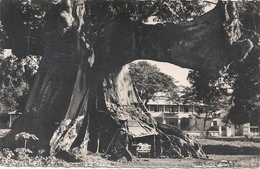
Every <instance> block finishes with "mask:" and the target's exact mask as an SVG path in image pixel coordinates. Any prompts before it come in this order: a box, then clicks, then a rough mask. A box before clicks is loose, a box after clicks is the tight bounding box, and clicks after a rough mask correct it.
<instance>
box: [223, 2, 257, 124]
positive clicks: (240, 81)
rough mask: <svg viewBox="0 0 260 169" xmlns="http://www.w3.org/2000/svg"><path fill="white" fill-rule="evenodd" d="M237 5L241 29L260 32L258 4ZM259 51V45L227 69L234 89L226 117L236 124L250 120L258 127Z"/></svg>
mask: <svg viewBox="0 0 260 169" xmlns="http://www.w3.org/2000/svg"><path fill="white" fill-rule="evenodd" d="M239 7H240V8H239V10H240V11H241V12H240V13H241V16H242V19H241V21H242V23H243V29H245V30H248V31H250V30H254V31H255V32H257V33H260V22H259V21H260V4H259V3H257V2H256V1H254V2H252V3H241V4H239ZM255 41H259V39H255ZM259 52H260V51H259V47H255V48H254V49H253V50H252V51H251V52H250V53H249V54H248V57H247V58H245V59H243V60H240V61H239V62H238V61H237V62H235V63H234V64H233V65H232V67H231V68H230V69H229V71H228V73H229V76H228V78H230V79H233V84H232V85H233V89H234V92H233V94H232V97H233V104H232V107H231V109H230V112H229V115H228V118H229V119H230V120H231V121H232V123H234V124H237V125H241V124H244V123H248V122H251V123H253V124H258V126H259V128H260V113H259V112H260V111H259V109H260V100H259V91H260V90H259V89H260V84H259V71H260V67H259V57H260V56H259Z"/></svg>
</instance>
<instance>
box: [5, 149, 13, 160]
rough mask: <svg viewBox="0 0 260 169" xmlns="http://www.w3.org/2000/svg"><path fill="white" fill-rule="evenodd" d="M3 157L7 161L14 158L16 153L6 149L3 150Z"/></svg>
mask: <svg viewBox="0 0 260 169" xmlns="http://www.w3.org/2000/svg"><path fill="white" fill-rule="evenodd" d="M3 157H5V158H7V159H11V158H13V157H14V153H13V152H12V151H11V150H10V149H9V148H4V149H3Z"/></svg>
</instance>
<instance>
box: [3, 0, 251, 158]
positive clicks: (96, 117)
mask: <svg viewBox="0 0 260 169" xmlns="http://www.w3.org/2000/svg"><path fill="white" fill-rule="evenodd" d="M60 3H64V4H65V6H66V5H67V6H68V8H66V9H65V11H62V10H64V8H61V7H62V6H61V5H60V6H59V3H58V4H57V5H56V6H54V7H53V9H52V11H47V13H46V17H47V18H49V20H48V22H47V26H46V27H47V28H46V30H47V31H46V32H45V34H44V36H45V41H44V45H45V48H44V56H43V60H42V62H41V65H40V68H39V71H38V73H37V77H36V80H35V82H34V86H33V88H32V90H31V92H30V96H29V99H28V101H27V105H26V108H25V111H24V114H23V115H22V117H21V118H20V120H19V122H18V124H17V126H16V127H15V129H14V130H12V131H11V132H10V133H9V134H8V135H7V136H6V137H5V138H4V140H3V142H2V146H9V147H10V146H11V147H16V146H18V145H16V143H15V142H14V141H12V138H13V136H14V135H15V134H17V133H19V132H21V131H25V132H29V133H34V134H35V135H36V136H37V137H38V138H39V140H40V141H38V142H37V143H36V144H34V145H28V147H29V146H30V147H29V148H31V149H32V148H34V149H40V148H45V149H48V150H50V154H56V153H57V152H58V151H70V150H72V149H74V148H80V149H82V150H89V151H92V152H97V151H99V152H102V151H103V150H106V149H107V147H108V144H109V142H110V141H111V140H112V137H113V134H112V133H114V132H115V131H116V129H117V128H118V125H117V123H116V122H117V120H118V118H119V116H120V115H121V114H126V115H129V114H131V113H132V114H133V112H135V113H136V112H138V113H139V115H138V118H137V119H138V121H142V123H145V124H148V125H149V126H151V127H154V126H156V122H155V120H154V119H153V118H152V117H151V115H149V113H147V112H146V110H142V111H139V110H138V111H137V109H138V108H136V107H135V106H133V105H134V104H139V105H140V100H139V99H138V96H137V95H136V93H135V90H134V87H133V84H132V81H131V78H130V76H129V70H128V67H127V66H124V65H125V64H127V63H130V62H131V61H134V60H136V59H151V60H156V61H163V62H169V63H173V64H176V65H179V66H181V67H186V68H190V69H195V70H199V71H202V72H204V73H205V74H208V75H209V76H211V77H214V78H215V77H217V74H218V72H219V71H220V70H221V69H223V68H224V67H225V66H227V65H228V64H229V63H230V62H232V61H233V60H234V59H241V58H243V57H244V56H245V55H246V54H247V52H248V51H249V50H250V49H251V48H252V45H253V44H252V42H251V41H250V39H244V40H241V41H237V40H238V39H239V38H240V34H239V21H238V20H236V19H234V18H233V19H230V18H227V16H230V15H229V14H230V11H225V10H221V9H226V8H225V7H226V5H227V4H226V3H224V4H222V6H221V5H219V6H218V7H217V8H215V9H214V10H212V11H211V12H209V13H207V14H205V15H203V16H200V17H197V18H195V19H194V20H193V21H191V22H190V23H187V24H186V25H182V26H180V25H175V24H171V23H167V24H163V25H162V24H158V25H145V24H143V23H136V22H134V21H131V20H130V19H129V20H127V19H122V18H118V17H117V18H114V19H112V20H107V21H105V24H104V25H105V26H104V27H103V28H102V29H104V32H102V31H101V30H100V29H101V28H100V29H98V30H92V29H94V28H93V27H91V25H92V23H91V22H90V21H89V20H87V19H85V23H83V21H82V15H81V14H82V13H83V12H84V11H86V10H85V8H82V6H79V5H78V6H77V4H67V3H69V1H65V0H63V1H61V2H60ZM64 4H63V5H64ZM229 4H231V5H232V4H233V3H229ZM81 5H82V4H81ZM61 9H62V10H61ZM76 9H78V11H77V12H76V14H75V12H73V10H75V11H76ZM59 10H60V11H61V13H62V12H63V13H62V15H59V14H58V15H57V14H55V12H57V11H59ZM80 10H82V11H83V12H82V11H81V12H80ZM233 11H235V9H234V10H233ZM64 12H65V13H66V15H64ZM232 14H233V13H232ZM55 17H57V18H55ZM223 23H226V27H223ZM96 24H97V23H96ZM231 27H232V28H233V27H235V28H236V29H232V30H231V31H230V30H229V31H227V30H226V28H231ZM93 32H99V33H98V34H97V35H96V36H93ZM230 32H231V35H230V34H228V33H230ZM141 104H142V103H141ZM142 106H143V105H142ZM57 124H58V125H57ZM180 137H184V136H183V135H180ZM181 139H184V138H181Z"/></svg>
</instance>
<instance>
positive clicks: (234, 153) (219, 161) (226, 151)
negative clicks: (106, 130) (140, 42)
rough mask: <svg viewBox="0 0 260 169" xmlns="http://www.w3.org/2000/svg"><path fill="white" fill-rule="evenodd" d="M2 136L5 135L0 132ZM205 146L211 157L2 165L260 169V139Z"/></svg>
mask: <svg viewBox="0 0 260 169" xmlns="http://www.w3.org/2000/svg"><path fill="white" fill-rule="evenodd" d="M0 133H1V132H0ZM195 140H197V141H198V142H199V143H201V144H202V145H203V150H204V151H205V152H206V154H207V155H208V157H209V158H205V159H194V158H182V159H172V158H136V157H134V158H133V161H132V162H127V161H126V159H121V160H120V161H117V162H113V161H109V160H106V158H101V156H102V157H104V155H95V154H90V155H87V156H85V157H83V158H82V159H83V160H82V161H81V162H74V163H68V162H65V161H63V160H60V159H57V158H55V157H44V158H43V157H37V158H35V157H33V158H30V159H27V160H22V161H21V160H20V161H19V160H15V159H5V158H2V159H0V166H28V165H29V166H65V167H78V166H88V167H91V166H92V167H93V166H94V167H117V168H118V167H131V168H158V167H159V168H169V167H206V168H209V167H218V168H220V167H250V168H252V167H253V168H256V167H260V138H259V137H258V138H256V137H255V138H253V140H246V139H245V138H244V137H213V138H210V139H205V138H195Z"/></svg>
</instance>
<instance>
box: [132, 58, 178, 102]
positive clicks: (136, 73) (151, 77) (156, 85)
mask: <svg viewBox="0 0 260 169" xmlns="http://www.w3.org/2000/svg"><path fill="white" fill-rule="evenodd" d="M130 76H131V78H132V80H133V82H134V84H135V86H136V88H137V91H138V94H139V95H140V97H141V98H142V99H143V100H145V102H146V103H147V102H148V101H149V100H150V99H152V97H153V95H154V94H155V93H156V92H160V91H164V92H169V93H174V89H176V88H177V86H176V85H175V84H174V79H173V78H172V77H171V76H169V75H166V74H164V73H162V72H160V69H159V68H158V67H156V65H151V64H150V63H148V62H147V61H139V62H137V63H131V64H130ZM176 95H177V94H176Z"/></svg>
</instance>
